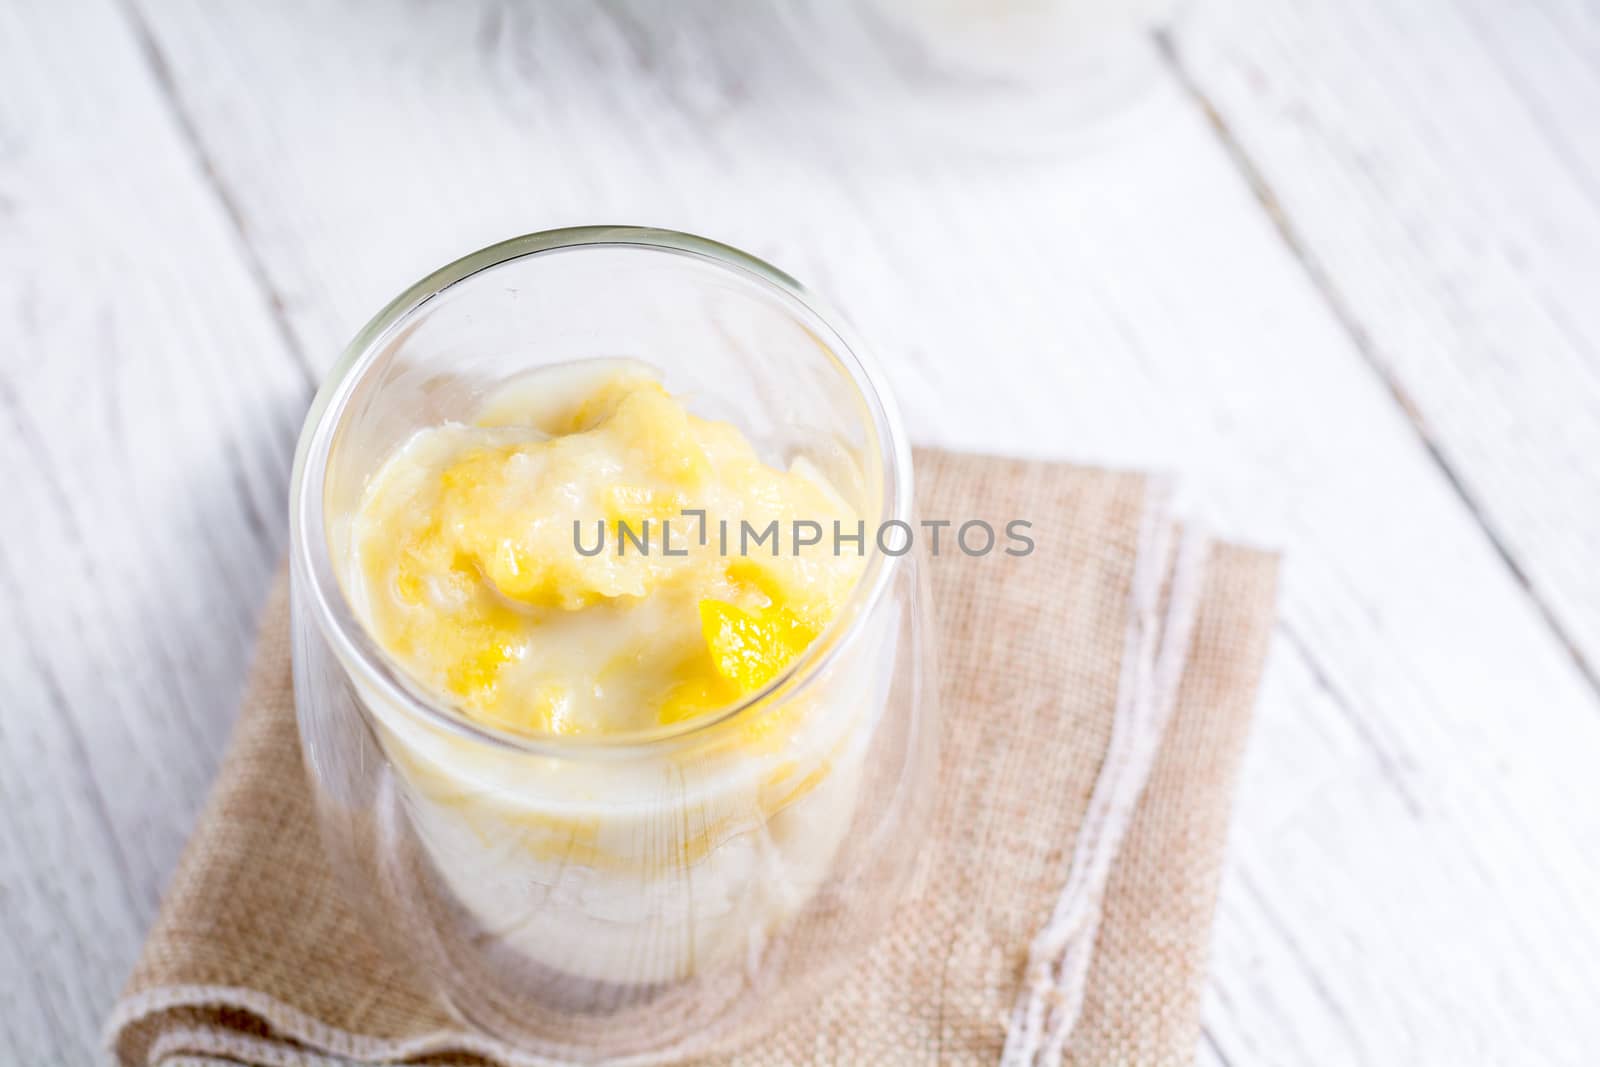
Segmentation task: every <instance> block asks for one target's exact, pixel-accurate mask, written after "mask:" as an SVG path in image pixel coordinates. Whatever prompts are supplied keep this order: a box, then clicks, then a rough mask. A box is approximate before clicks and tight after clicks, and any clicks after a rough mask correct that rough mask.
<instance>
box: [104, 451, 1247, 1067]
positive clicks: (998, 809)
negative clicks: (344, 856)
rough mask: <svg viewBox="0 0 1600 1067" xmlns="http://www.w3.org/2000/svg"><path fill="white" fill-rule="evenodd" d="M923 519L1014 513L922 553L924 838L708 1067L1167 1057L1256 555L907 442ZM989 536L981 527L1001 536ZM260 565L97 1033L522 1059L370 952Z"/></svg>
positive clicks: (1201, 965)
mask: <svg viewBox="0 0 1600 1067" xmlns="http://www.w3.org/2000/svg"><path fill="white" fill-rule="evenodd" d="M916 467H917V481H918V502H919V506H920V510H921V515H922V516H923V517H924V518H930V519H931V518H940V519H944V518H948V519H952V520H954V521H955V522H956V523H957V524H959V523H960V522H961V521H963V520H966V519H969V518H982V519H985V520H987V521H989V522H991V523H992V524H994V525H995V526H996V527H997V528H1003V526H1004V523H1005V522H1006V521H1008V520H1010V519H1014V518H1020V519H1025V520H1027V521H1029V522H1031V523H1032V527H1031V529H1030V530H1029V531H1028V532H1029V534H1030V536H1032V537H1033V538H1034V540H1035V543H1036V547H1035V549H1034V551H1033V552H1032V553H1031V554H1029V555H1026V556H1020V557H1014V556H1008V555H1006V554H1004V552H1003V551H999V550H997V551H994V552H992V553H990V554H988V555H985V556H981V557H978V556H968V555H965V554H963V553H961V552H959V551H952V545H951V544H950V539H951V538H950V535H951V533H952V531H951V530H947V531H945V536H944V539H943V543H942V544H941V549H942V551H941V554H940V555H939V557H938V558H935V559H932V560H930V561H928V565H929V567H930V572H931V578H932V583H931V584H932V591H933V598H934V618H935V619H936V621H937V625H938V629H939V643H940V677H941V691H942V698H943V720H942V724H941V744H942V747H941V754H940V760H941V768H940V774H941V780H940V785H939V800H938V808H937V813H936V816H935V824H934V832H933V835H932V839H931V840H930V841H929V842H928V843H927V846H926V848H927V851H926V854H925V856H924V862H923V864H922V866H921V868H920V874H919V875H918V877H917V878H916V879H915V881H914V883H913V886H912V888H911V890H910V893H909V895H908V899H907V900H906V901H905V903H904V907H903V908H901V909H900V911H899V914H898V916H897V918H896V920H895V922H894V923H893V925H892V926H891V927H890V928H888V929H886V930H884V931H883V933H882V935H881V936H880V937H879V938H878V940H877V941H876V942H875V943H874V944H873V945H872V946H871V947H870V948H869V949H868V950H867V952H866V953H865V955H864V956H863V957H862V958H861V959H860V960H859V961H858V962H857V964H856V965H855V966H854V967H853V969H852V970H851V971H850V972H849V973H848V974H847V975H846V976H845V977H844V978H843V980H842V981H841V983H840V984H839V985H837V986H836V987H835V988H834V989H833V991H832V992H831V993H829V994H828V995H826V996H825V997H823V998H822V999H821V1001H820V1002H818V1003H817V1004H816V1005H815V1006H814V1007H813V1008H811V1009H810V1010H808V1011H805V1012H804V1013H802V1014H800V1015H797V1016H795V1017H792V1018H790V1019H789V1020H788V1021H786V1022H784V1023H782V1024H781V1025H780V1026H779V1027H778V1029H777V1030H776V1031H775V1032H771V1033H768V1034H765V1035H761V1036H758V1037H756V1038H754V1039H753V1040H747V1041H745V1042H744V1043H742V1044H740V1045H738V1046H736V1047H733V1048H732V1049H730V1050H729V1051H727V1052H725V1053H720V1054H719V1055H718V1056H717V1057H715V1058H714V1060H711V1061H705V1060H702V1061H701V1062H715V1063H719V1064H729V1065H734V1064H738V1065H750V1067H766V1065H780V1064H782V1065H788V1064H867V1065H874V1067H877V1065H899V1064H969V1063H971V1064H979V1063H982V1064H992V1063H996V1062H1004V1063H1006V1064H1017V1065H1021V1064H1035V1063H1041V1064H1047V1063H1057V1062H1065V1063H1071V1064H1081V1065H1093V1067H1108V1065H1119V1067H1120V1065H1168V1064H1180V1063H1188V1062H1189V1061H1190V1060H1191V1059H1192V1058H1193V1055H1194V1050H1195V1044H1196V1040H1197V1038H1198V1033H1199V1004H1200V993H1201V987H1202V985H1203V982H1204V975H1205V958H1206V949H1207V942H1208V940H1209V933H1210V926H1211V916H1212V910H1213V905H1214V901H1215V896H1216V889H1217V883H1218V877H1219V872H1220V867H1221V863H1222V858H1223V853H1224V845H1225V839H1226V834H1227V825H1228V811H1229V805H1230V802H1231V796H1232V791H1233V784H1234V780H1235V777H1236V774H1237V770H1238V765H1239V761H1240V756H1241V753H1242V750H1243V747H1244V740H1245V735H1246V730H1247V725H1248V721H1249V716H1250V709H1251V705H1252V702H1253V698H1254V692H1255V688H1256V683H1257V680H1258V677H1259V673H1260V669H1261V664H1262V659H1263V656H1264V653H1265V649H1266V646H1267V641H1268V636H1269V633H1270V631H1271V628H1272V622H1273V598H1274V586H1275V578H1276V561H1275V559H1274V558H1273V557H1272V556H1271V555H1268V554H1265V553H1261V552H1257V551H1252V550H1248V549H1242V548H1237V547H1232V546H1227V545H1221V544H1215V543H1212V542H1210V541H1208V540H1207V539H1206V538H1204V537H1203V536H1201V535H1199V534H1198V533H1196V532H1195V531H1193V530H1188V529H1184V528H1183V527H1180V526H1179V525H1177V524H1175V523H1174V522H1173V521H1172V518H1171V516H1170V515H1169V514H1168V513H1167V511H1166V506H1165V494H1164V492H1163V491H1162V486H1161V484H1160V483H1159V482H1158V481H1156V480H1154V479H1151V478H1147V477H1145V476H1143V475H1139V474H1134V473H1122V472H1109V471H1102V470H1092V469H1086V468H1081V467H1074V466H1069V465H1065V464H1055V463H1043V462H1028V461H1020V460H1006V459H994V458H987V457H976V456H967V455H957V454H951V453H944V452H935V451H923V452H919V453H918V455H917V461H916ZM1003 546H1004V542H1003V541H1002V547H1003ZM286 601H287V597H286V596H285V594H284V589H283V588H282V584H281V583H280V585H279V587H278V588H277V589H276V590H275V592H274V593H273V595H272V598H271V602H270V604H269V606H268V609H267V611H266V615H265V618H264V621H263V623H262V635H261V639H260V647H259V650H258V652H257V658H256V664H255V667H254V671H253V676H252V681H251V683H250V686H249V690H248V693H247V695H246V697H245V701H244V707H243V710H242V712H241V713H240V716H239V722H238V725H237V727H236V729H235V733H234V737H233V740H232V743H231V747H230V749H229V752H228V754H227V757H226V759H225V760H224V762H223V765H222V769H221V771H220V772H219V774H218V779H217V783H216V786H215V788H214V790H213V793H212V796H211V798H210V801H209V802H208V804H207V806H206V809H205V811H204V813H203V814H202V816H201V817H200V820H199V824H198V826H197V827H196V829H195V832H194V836H193V838H192V839H191V841H190V843H189V846H188V848H187V850H186V852H185V854H184V856H183V859H182V861H181V862H180V864H179V867H178V871H177V874H176V875H175V877H174V879H173V882H172V885H171V887H170V889H169V890H168V893H167V896H166V899H165V902H164V904H163V906H162V909H161V913H160V916H159V917H158V919H157V921H156V923H155V925H154V927H153V928H152V930H151V932H150V936H149V939H148V941H147V943H146V945H145V948H144V953H143V956H142V958H141V959H140V961H139V963H138V965H137V967H136V968H135V970H134V972H133V975H132V976H131V978H130V979H129V981H128V985H127V988H126V990H125V991H124V993H123V996H122V998H121V999H120V1000H119V1001H118V1003H117V1005H116V1006H115V1008H114V1010H113V1014H112V1017H111V1019H110V1021H109V1024H108V1028H107V1039H108V1041H109V1043H110V1045H111V1047H112V1049H113V1051H114V1054H115V1056H116V1057H117V1058H118V1059H119V1061H120V1062H122V1063H126V1064H157V1063H160V1064H179V1063H247V1064H323V1063H335V1062H345V1061H349V1060H355V1061H375V1062H391V1061H401V1062H408V1061H416V1062H426V1063H430V1064H441V1063H490V1064H495V1063H506V1064H512V1063H528V1064H539V1063H544V1062H547V1061H543V1060H540V1059H538V1058H537V1057H529V1056H526V1055H525V1054H521V1053H519V1052H518V1051H517V1050H515V1049H510V1048H506V1047H503V1046H500V1045H499V1044H497V1043H496V1042H494V1041H493V1040H491V1039H489V1038H486V1037H484V1036H482V1035H480V1034H477V1033H475V1032H474V1031H472V1030H471V1029H470V1028H468V1027H466V1026H465V1025H464V1024H462V1023H461V1022H459V1021H458V1020H456V1019H455V1018H454V1017H453V1016H452V1015H451V1014H450V1013H449V1012H448V1011H447V1010H446V1009H445V1008H443V1007H442V1006H441V1005H440V1004H439V1003H437V1002H436V1001H435V999H434V998H433V997H432V996H431V995H430V993H429V991H428V986H427V983H426V981H425V980H424V979H423V978H422V977H421V976H418V975H416V974H412V973H409V972H407V971H406V970H404V969H402V968H400V967H399V966H397V965H396V964H394V963H393V962H391V961H390V960H389V959H387V958H386V957H385V956H384V955H383V954H382V953H381V952H380V951H379V949H378V948H377V947H376V946H375V944H374V942H373V941H372V940H371V939H370V938H369V937H368V934H367V932H366V931H365V930H364V929H363V926H362V921H361V919H360V918H359V916H358V915H357V914H356V913H355V912H354V911H353V910H352V909H351V908H350V906H349V904H348V902H347V901H346V900H345V899H344V897H343V894H342V892H341V888H340V886H339V885H337V884H336V883H335V880H334V876H333V874H332V872H331V871H330V870H329V869H328V867H327V865H326V863H325V861H324V858H323V855H322V851H321V848H320V845H319V842H318V837H317V831H316V827H315V826H314V824H313V821H312V811H311V801H310V795H309V792H308V788H307V786H306V784H305V779H304V771H303V768H302V765H301V760H300V751H299V747H298V744H297V740H296V734H295V722H294V707H293V692H292V688H291V684H290V671H289V640H288V632H287V618H286V616H287V603H286Z"/></svg>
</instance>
